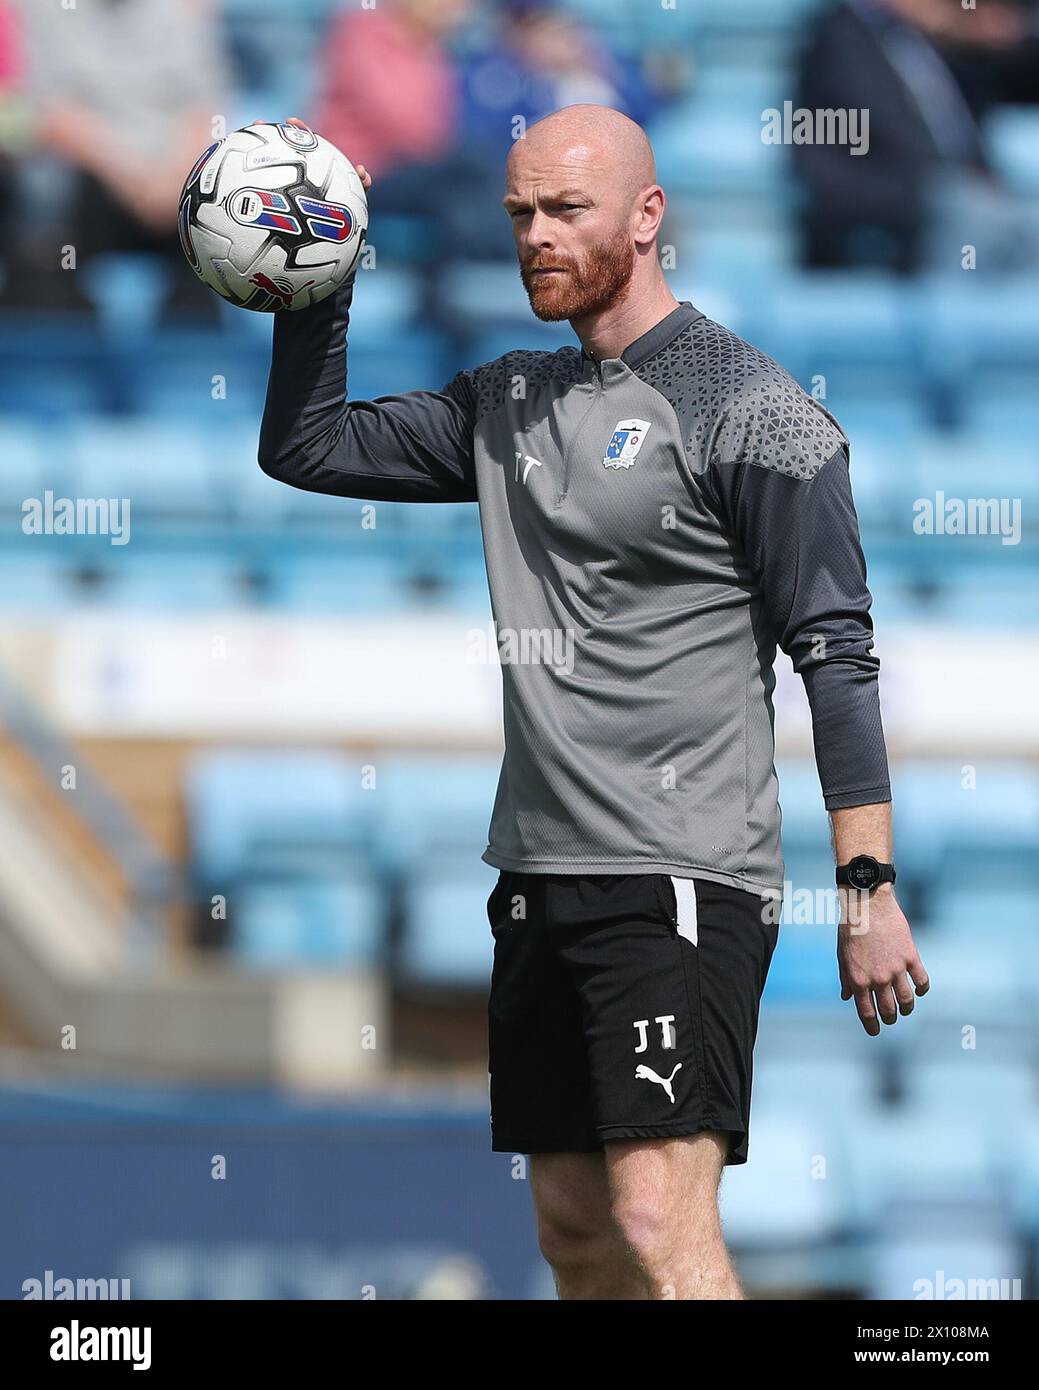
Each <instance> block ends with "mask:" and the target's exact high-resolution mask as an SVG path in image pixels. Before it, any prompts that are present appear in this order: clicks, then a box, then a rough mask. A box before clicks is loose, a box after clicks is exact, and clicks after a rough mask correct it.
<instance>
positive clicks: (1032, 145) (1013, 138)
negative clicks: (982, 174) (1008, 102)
mask: <svg viewBox="0 0 1039 1390" xmlns="http://www.w3.org/2000/svg"><path fill="white" fill-rule="evenodd" d="M985 139H986V141H987V144H988V157H989V159H990V160H991V162H992V164H993V166H994V167H995V168H996V169H997V170H998V171H999V173H1000V174H1001V175H1002V176H1003V178H1004V180H1005V181H1006V182H1007V183H1008V184H1009V185H1010V186H1011V187H1012V188H1015V189H1017V190H1018V192H1021V193H1036V192H1039V111H1037V110H1036V109H1035V107H1034V106H995V107H992V108H990V109H989V111H988V112H987V113H986V115H985Z"/></svg>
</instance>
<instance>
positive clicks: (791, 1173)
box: [720, 1104, 850, 1250]
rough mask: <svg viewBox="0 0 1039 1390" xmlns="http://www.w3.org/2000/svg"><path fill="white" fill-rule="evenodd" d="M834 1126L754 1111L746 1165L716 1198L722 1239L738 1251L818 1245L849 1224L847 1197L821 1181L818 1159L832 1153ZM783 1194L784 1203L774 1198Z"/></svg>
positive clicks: (778, 1111) (729, 1176)
mask: <svg viewBox="0 0 1039 1390" xmlns="http://www.w3.org/2000/svg"><path fill="white" fill-rule="evenodd" d="M836 1142H837V1141H836V1136H835V1126H834V1124H833V1122H832V1121H829V1122H824V1123H820V1122H819V1121H817V1120H810V1119H806V1118H805V1117H803V1116H791V1115H788V1114H786V1113H785V1112H784V1111H783V1109H782V1108H781V1107H776V1106H774V1105H767V1106H766V1105H757V1104H756V1105H755V1108H754V1113H753V1117H752V1120H751V1127H750V1137H749V1145H748V1155H747V1162H746V1164H744V1165H742V1166H741V1167H740V1168H737V1169H727V1170H726V1173H725V1177H724V1180H723V1182H722V1186H721V1192H720V1208H721V1213H722V1221H723V1222H724V1225H725V1233H726V1239H727V1240H729V1241H730V1242H731V1243H732V1244H733V1245H734V1246H735V1247H736V1248H737V1249H738V1248H739V1247H740V1246H741V1245H753V1246H754V1247H756V1248H764V1249H765V1250H768V1249H770V1248H772V1249H775V1248H785V1249H787V1250H789V1249H790V1247H792V1246H793V1247H798V1248H801V1247H804V1246H810V1245H816V1244H818V1243H821V1242H823V1241H826V1240H829V1239H831V1238H833V1237H834V1236H836V1235H837V1234H838V1232H840V1231H841V1230H842V1229H844V1228H846V1227H847V1225H848V1222H849V1218H850V1206H849V1201H850V1194H849V1192H848V1190H847V1188H846V1187H843V1188H842V1186H841V1185H840V1184H838V1183H835V1182H833V1181H831V1180H827V1179H826V1178H824V1177H822V1176H819V1173H820V1168H819V1157H820V1155H824V1156H825V1155H830V1156H832V1155H833V1153H834V1149H835V1146H836ZM777 1192H782V1194H783V1197H782V1201H777V1200H776V1193H777Z"/></svg>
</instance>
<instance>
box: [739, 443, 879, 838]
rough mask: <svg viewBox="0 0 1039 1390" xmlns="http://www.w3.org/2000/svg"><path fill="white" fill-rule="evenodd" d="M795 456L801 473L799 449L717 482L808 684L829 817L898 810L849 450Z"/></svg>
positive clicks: (773, 620) (770, 614)
mask: <svg viewBox="0 0 1039 1390" xmlns="http://www.w3.org/2000/svg"><path fill="white" fill-rule="evenodd" d="M833 443H834V439H833V438H830V439H829V440H828V441H827V444H826V448H829V447H831V446H832V444H833ZM784 450H785V451H786V452H785V454H784ZM793 452H794V454H795V455H796V458H795V460H794V462H793V466H788V465H790V462H791V459H790V453H791V450H790V446H789V445H781V446H780V455H781V458H780V460H779V464H778V466H770V465H769V463H768V462H763V463H760V464H759V463H747V462H743V461H736V462H730V463H727V464H719V465H717V466H716V468H715V470H714V471H715V472H716V474H717V477H716V482H717V484H718V486H719V487H720V489H721V492H722V495H723V504H724V506H725V508H726V511H727V513H728V515H729V518H730V522H731V526H732V530H733V532H734V535H735V538H736V540H737V543H738V544H739V546H740V548H741V549H742V551H743V555H744V557H745V559H746V563H747V566H748V568H749V570H750V573H751V576H752V579H753V581H754V582H755V583H756V585H757V587H758V589H759V592H760V594H761V599H762V607H763V610H764V613H765V615H766V621H767V622H768V624H769V628H770V631H771V635H772V636H773V637H774V639H775V641H776V642H777V644H778V645H779V646H780V647H781V648H782V649H783V651H785V652H786V653H787V655H788V656H789V657H790V659H791V661H792V663H793V666H794V670H795V671H797V672H798V673H799V674H800V675H801V677H802V679H803V680H804V684H805V689H806V691H807V694H808V701H809V704H810V706H811V711H812V731H813V738H814V742H815V760H816V765H817V767H818V769H819V780H820V783H821V785H822V791H823V800H824V802H825V804H826V809H827V810H829V811H833V810H837V809H839V808H841V807H845V806H863V805H869V804H872V803H874V802H880V801H890V800H891V787H890V781H889V777H888V764H887V751H886V749H885V745H884V730H883V725H882V723H881V717H880V696H879V690H878V671H879V669H880V662H879V659H878V658H877V657H876V656H874V655H873V623H872V620H871V618H870V612H869V610H870V604H871V602H872V598H871V595H870V592H869V589H868V588H867V586H866V564H865V560H864V558H863V554H862V546H861V544H860V541H859V526H858V518H857V516H856V513H855V504H854V502H853V500H852V493H851V482H850V478H849V475H848V454H847V449H846V447H845V445H844V444H843V442H842V443H841V444H840V446H839V447H838V448H837V449H836V451H835V452H834V453H833V454H832V455H831V456H830V457H828V458H826V459H825V461H822V462H820V455H819V451H818V447H816V449H815V450H814V452H813V450H809V449H804V448H803V447H802V448H800V449H798V448H796V447H795V448H794V450H793Z"/></svg>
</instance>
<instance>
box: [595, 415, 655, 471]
mask: <svg viewBox="0 0 1039 1390" xmlns="http://www.w3.org/2000/svg"><path fill="white" fill-rule="evenodd" d="M648 429H649V421H648V420H619V421H618V422H617V428H616V429H615V430H614V431H613V435H612V437H611V439H610V442H609V444H607V446H606V453H605V455H604V457H603V465H604V467H606V468H630V467H631V465H632V464H633V463H634V462H635V460H636V459H637V458H638V456H639V450H640V449H641V448H642V441H643V440H644V439H645V437H646V431H647V430H648Z"/></svg>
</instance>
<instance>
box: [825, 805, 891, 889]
mask: <svg viewBox="0 0 1039 1390" xmlns="http://www.w3.org/2000/svg"><path fill="white" fill-rule="evenodd" d="M830 828H831V831H832V838H833V852H834V855H835V857H836V862H837V863H838V864H847V862H848V860H849V859H854V858H855V856H856V855H857V854H869V855H871V856H872V857H873V858H874V859H876V860H877V861H878V862H879V863H881V864H890V863H891V861H892V855H893V845H892V837H891V802H890V801H879V802H874V803H872V804H871V805H866V806H845V807H843V808H842V809H841V810H837V811H831V812H830ZM890 886H891V885H890V884H882V885H881V887H880V888H879V889H876V890H874V891H876V892H883V891H884V890H885V889H888V890H890Z"/></svg>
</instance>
